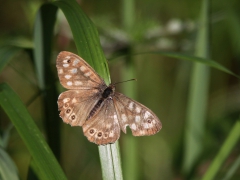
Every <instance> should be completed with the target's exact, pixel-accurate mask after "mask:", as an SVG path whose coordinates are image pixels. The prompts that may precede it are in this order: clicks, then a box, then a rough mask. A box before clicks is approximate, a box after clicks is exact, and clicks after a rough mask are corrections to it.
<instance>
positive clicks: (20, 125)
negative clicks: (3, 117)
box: [0, 84, 66, 180]
mask: <svg viewBox="0 0 240 180" xmlns="http://www.w3.org/2000/svg"><path fill="white" fill-rule="evenodd" d="M0 105H1V106H2V108H3V109H4V111H5V112H6V114H7V115H8V116H9V118H10V120H11V121H12V123H13V125H14V126H15V128H16V130H17V131H18V133H19V135H20V136H21V138H22V140H23V141H24V142H25V145H26V146H27V148H28V150H29V152H30V154H31V156H32V157H33V159H34V161H35V163H36V165H37V167H38V169H39V171H37V172H36V173H41V175H40V177H44V178H43V179H57V180H59V179H66V177H65V175H64V173H63V171H62V169H61V167H60V166H59V164H58V162H57V161H56V159H55V157H54V155H53V154H52V151H51V150H50V149H49V147H48V145H47V143H46V142H45V140H44V137H43V136H42V133H41V132H40V131H39V129H38V128H37V126H36V124H35V123H34V121H33V119H32V118H31V116H30V115H29V113H28V111H27V109H26V107H25V106H24V105H23V103H22V102H21V100H20V98H19V97H18V96H17V95H16V94H15V92H14V91H13V90H12V89H11V88H10V87H9V86H8V85H7V84H0Z"/></svg>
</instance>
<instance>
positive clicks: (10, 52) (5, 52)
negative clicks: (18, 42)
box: [0, 46, 21, 72]
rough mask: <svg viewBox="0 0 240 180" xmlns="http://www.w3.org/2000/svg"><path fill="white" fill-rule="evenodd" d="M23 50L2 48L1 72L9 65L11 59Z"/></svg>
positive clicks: (0, 55) (13, 47) (0, 56)
mask: <svg viewBox="0 0 240 180" xmlns="http://www.w3.org/2000/svg"><path fill="white" fill-rule="evenodd" d="M20 50H21V48H18V47H15V46H1V47H0V72H2V70H3V68H4V67H5V66H6V65H7V64H8V63H9V61H10V60H11V58H12V57H13V56H14V55H16V54H17V53H18V52H19V51H20Z"/></svg>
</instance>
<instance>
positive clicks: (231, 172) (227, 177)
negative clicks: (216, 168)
mask: <svg viewBox="0 0 240 180" xmlns="http://www.w3.org/2000/svg"><path fill="white" fill-rule="evenodd" d="M239 167H240V155H238V158H236V159H235V160H234V162H233V164H232V165H231V167H230V168H229V170H228V171H227V173H226V175H225V176H224V178H223V179H222V180H230V179H232V176H233V175H234V173H236V171H237V170H238V168H239Z"/></svg>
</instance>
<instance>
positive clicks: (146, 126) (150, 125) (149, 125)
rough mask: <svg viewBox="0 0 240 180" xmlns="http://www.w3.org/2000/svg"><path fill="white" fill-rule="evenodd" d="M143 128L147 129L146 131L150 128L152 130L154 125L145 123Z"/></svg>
mask: <svg viewBox="0 0 240 180" xmlns="http://www.w3.org/2000/svg"><path fill="white" fill-rule="evenodd" d="M143 127H144V128H146V129H148V128H152V127H153V125H152V124H149V123H144V124H143Z"/></svg>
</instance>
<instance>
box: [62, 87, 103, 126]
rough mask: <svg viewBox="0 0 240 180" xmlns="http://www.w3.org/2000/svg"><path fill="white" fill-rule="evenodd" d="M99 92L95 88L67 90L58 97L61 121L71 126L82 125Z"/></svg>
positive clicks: (98, 96) (97, 98)
mask: <svg viewBox="0 0 240 180" xmlns="http://www.w3.org/2000/svg"><path fill="white" fill-rule="evenodd" d="M100 96H101V94H100V93H99V92H98V90H97V89H90V90H85V89H79V90H68V91H65V92H63V93H62V94H60V95H59V97H58V109H59V110H60V111H61V112H60V117H61V118H62V119H63V121H64V122H65V123H67V124H70V125H71V126H82V125H83V124H84V122H85V120H86V119H87V116H88V115H89V113H90V111H91V110H92V109H93V107H94V105H95V104H96V102H97V101H98V100H99V98H100Z"/></svg>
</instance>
